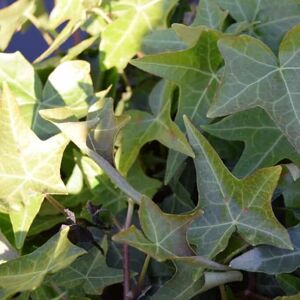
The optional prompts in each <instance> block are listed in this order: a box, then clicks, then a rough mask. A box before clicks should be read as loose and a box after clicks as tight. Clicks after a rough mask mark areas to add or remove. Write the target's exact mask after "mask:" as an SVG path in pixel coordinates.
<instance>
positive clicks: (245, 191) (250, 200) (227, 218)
mask: <svg viewBox="0 0 300 300" xmlns="http://www.w3.org/2000/svg"><path fill="white" fill-rule="evenodd" d="M185 123H186V127H187V132H188V137H189V141H190V143H191V145H192V148H193V150H194V152H195V155H196V158H195V160H194V163H195V167H196V172H197V187H198V192H199V195H200V206H201V208H202V209H203V210H204V215H203V216H202V217H201V218H198V219H197V220H196V221H194V222H193V223H192V224H191V225H190V227H189V230H188V240H189V241H190V242H191V243H192V244H194V245H196V246H197V253H199V254H201V255H204V256H208V257H214V256H215V255H216V254H218V253H219V252H221V251H222V250H224V249H225V248H226V246H227V244H228V240H229V238H230V236H231V235H232V233H233V232H235V231H238V233H239V234H240V235H241V236H242V237H243V238H244V239H245V240H246V241H248V242H249V243H250V244H252V245H256V244H270V245H274V246H278V247H282V248H288V249H291V248H292V244H291V242H290V239H289V236H288V233H287V231H286V229H285V228H284V227H283V226H282V225H281V224H280V223H279V222H278V221H277V219H276V218H275V216H274V214H273V211H272V206H271V197H272V193H273V191H274V189H275V187H276V185H277V182H278V179H279V176H280V173H281V167H280V166H276V167H272V168H266V169H260V170H258V171H256V172H255V173H254V174H252V175H251V176H249V177H247V178H245V179H243V180H239V179H237V178H235V177H234V176H233V175H232V174H231V173H230V172H229V170H228V169H227V168H226V167H225V165H224V164H223V162H222V160H221V159H220V157H219V156H218V154H217V153H216V152H215V150H214V149H213V148H212V147H211V145H210V144H209V143H208V141H207V140H206V139H205V138H204V137H203V136H202V135H201V133H200V132H199V131H198V130H197V129H196V128H195V127H194V126H193V125H192V124H191V122H190V121H189V120H188V119H187V118H185Z"/></svg>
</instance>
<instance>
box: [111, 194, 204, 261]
mask: <svg viewBox="0 0 300 300" xmlns="http://www.w3.org/2000/svg"><path fill="white" fill-rule="evenodd" d="M201 213H202V212H201V210H195V211H194V212H192V213H190V214H186V215H170V214H166V213H163V212H162V211H161V210H160V209H159V207H158V206H157V205H156V204H155V203H154V202H153V201H152V200H150V199H148V198H144V199H143V200H142V202H141V205H140V209H139V220H140V223H141V227H142V230H143V232H142V231H140V230H139V229H137V228H136V227H135V226H134V225H132V226H131V227H130V228H129V229H127V230H124V231H120V232H119V233H117V234H116V235H114V236H113V240H114V241H116V242H119V243H127V244H129V245H130V246H132V247H135V248H137V249H139V250H141V251H143V252H146V253H147V254H149V255H151V256H152V257H154V258H155V259H156V260H158V261H164V260H166V259H171V258H175V257H178V256H189V255H192V254H193V251H192V250H191V248H190V247H189V245H188V243H187V241H186V230H187V227H188V225H189V223H190V222H191V221H192V220H194V219H195V218H197V217H199V215H200V214H201Z"/></svg>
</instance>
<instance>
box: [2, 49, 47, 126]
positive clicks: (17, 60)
mask: <svg viewBox="0 0 300 300" xmlns="http://www.w3.org/2000/svg"><path fill="white" fill-rule="evenodd" d="M4 82H6V83H7V84H8V86H9V88H10V89H11V91H12V92H13V93H14V95H15V97H16V99H17V102H18V105H19V106H20V109H21V113H22V116H23V117H24V118H25V120H26V123H27V124H28V125H29V126H31V123H32V120H33V119H34V111H35V106H36V104H37V101H38V100H37V99H41V98H42V83H41V81H40V79H39V77H38V75H37V74H36V72H35V71H34V68H33V67H32V65H31V64H30V63H29V62H28V61H27V60H26V59H25V58H24V56H23V55H22V54H21V53H20V52H15V53H0V87H1V88H2V85H3V83H4Z"/></svg>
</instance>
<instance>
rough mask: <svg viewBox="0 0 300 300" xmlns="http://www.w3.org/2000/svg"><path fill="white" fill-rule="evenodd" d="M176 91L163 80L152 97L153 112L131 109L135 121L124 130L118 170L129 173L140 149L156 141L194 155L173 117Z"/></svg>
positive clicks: (117, 158) (120, 143)
mask: <svg viewBox="0 0 300 300" xmlns="http://www.w3.org/2000/svg"><path fill="white" fill-rule="evenodd" d="M173 91H174V86H173V85H172V84H170V83H169V82H167V81H161V82H159V83H158V84H157V85H156V86H155V87H154V89H153V90H152V92H151V94H150V96H149V105H150V107H151V111H152V115H151V114H149V113H147V112H143V111H138V110H129V111H128V114H129V115H130V117H131V120H130V122H129V123H128V124H127V125H126V126H125V127H124V128H123V129H122V131H121V132H120V136H119V142H118V144H119V149H118V152H117V156H116V160H117V164H118V169H119V170H120V172H121V173H122V174H126V173H127V171H128V170H129V169H130V167H131V166H132V165H133V163H134V162H135V160H136V158H137V156H138V154H139V151H140V149H141V148H142V147H143V146H144V145H145V144H146V143H148V142H150V141H153V140H158V141H159V142H160V143H162V144H164V145H166V146H167V147H169V148H171V149H174V150H177V151H180V152H182V153H184V154H186V155H189V156H193V151H192V149H191V147H190V145H189V144H188V142H187V140H186V138H185V136H184V135H183V133H182V132H181V131H180V130H179V128H178V127H177V125H176V124H175V123H174V122H173V121H172V119H171V116H170V109H171V101H172V96H173ZM133 132H134V134H132V133H133Z"/></svg>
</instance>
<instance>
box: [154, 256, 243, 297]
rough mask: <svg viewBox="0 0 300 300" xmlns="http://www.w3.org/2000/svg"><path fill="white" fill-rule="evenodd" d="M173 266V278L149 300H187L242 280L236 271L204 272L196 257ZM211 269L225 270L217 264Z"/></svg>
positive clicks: (181, 260) (179, 261)
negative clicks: (216, 287) (174, 268)
mask: <svg viewBox="0 0 300 300" xmlns="http://www.w3.org/2000/svg"><path fill="white" fill-rule="evenodd" d="M174 264H175V266H176V272H175V274H174V276H173V277H172V278H171V279H170V280H169V281H167V282H166V283H165V284H164V285H163V286H162V287H161V288H160V289H159V290H158V291H157V292H156V293H155V294H154V296H153V297H152V298H151V299H153V300H160V299H162V300H168V299H174V300H175V299H176V300H188V299H191V298H192V297H193V296H196V295H198V294H201V293H203V292H205V291H207V290H209V289H211V288H213V287H215V286H218V285H220V284H225V283H228V282H232V281H241V280H242V274H241V273H240V272H237V271H228V272H204V267H207V266H205V265H204V264H203V262H201V260H199V259H198V257H197V256H195V257H185V258H179V259H176V260H175V261H174ZM212 269H216V270H223V271H225V270H227V268H226V266H223V268H222V265H218V264H216V265H215V267H212Z"/></svg>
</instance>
